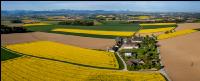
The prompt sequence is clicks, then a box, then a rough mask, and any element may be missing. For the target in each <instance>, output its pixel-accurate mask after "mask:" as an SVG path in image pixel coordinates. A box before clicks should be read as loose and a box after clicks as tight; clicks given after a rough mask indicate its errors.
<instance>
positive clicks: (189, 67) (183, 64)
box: [159, 24, 200, 81]
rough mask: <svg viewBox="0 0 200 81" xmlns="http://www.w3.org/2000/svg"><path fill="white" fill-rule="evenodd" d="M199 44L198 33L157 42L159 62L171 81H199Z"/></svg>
mask: <svg viewBox="0 0 200 81" xmlns="http://www.w3.org/2000/svg"><path fill="white" fill-rule="evenodd" d="M187 25H188V26H185V27H189V24H187ZM198 27H200V26H198ZM190 28H192V27H190ZM180 29H182V28H180ZM199 42H200V32H195V33H192V34H188V35H184V36H179V37H175V38H171V39H166V40H161V41H159V43H160V44H161V47H160V52H161V57H162V59H161V60H162V62H163V64H164V66H165V69H166V71H167V73H168V74H169V77H170V78H171V79H172V81H199V80H200V76H199V75H200V43H199Z"/></svg>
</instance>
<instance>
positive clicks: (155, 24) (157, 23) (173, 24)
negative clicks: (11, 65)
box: [140, 23, 176, 26]
mask: <svg viewBox="0 0 200 81" xmlns="http://www.w3.org/2000/svg"><path fill="white" fill-rule="evenodd" d="M140 25H141V26H151V25H176V23H150V24H149V23H147V24H140Z"/></svg>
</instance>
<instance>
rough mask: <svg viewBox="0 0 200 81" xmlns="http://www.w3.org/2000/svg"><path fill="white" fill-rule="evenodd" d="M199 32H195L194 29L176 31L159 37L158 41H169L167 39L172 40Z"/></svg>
mask: <svg viewBox="0 0 200 81" xmlns="http://www.w3.org/2000/svg"><path fill="white" fill-rule="evenodd" d="M196 31H197V30H193V29H188V30H180V31H176V32H173V33H168V34H160V35H158V39H159V40H161V39H167V38H172V37H176V36H180V35H185V34H189V33H193V32H196Z"/></svg>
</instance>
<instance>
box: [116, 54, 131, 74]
mask: <svg viewBox="0 0 200 81" xmlns="http://www.w3.org/2000/svg"><path fill="white" fill-rule="evenodd" d="M116 53H117V55H118V57H119V58H120V59H121V61H122V63H123V65H124V69H122V70H124V71H128V70H127V65H126V63H125V61H124V59H123V58H122V57H121V56H120V55H119V53H118V52H116Z"/></svg>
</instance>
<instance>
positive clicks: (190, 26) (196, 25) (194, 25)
mask: <svg viewBox="0 0 200 81" xmlns="http://www.w3.org/2000/svg"><path fill="white" fill-rule="evenodd" d="M195 28H200V23H181V24H178V27H177V28H176V30H184V29H195Z"/></svg>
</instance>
